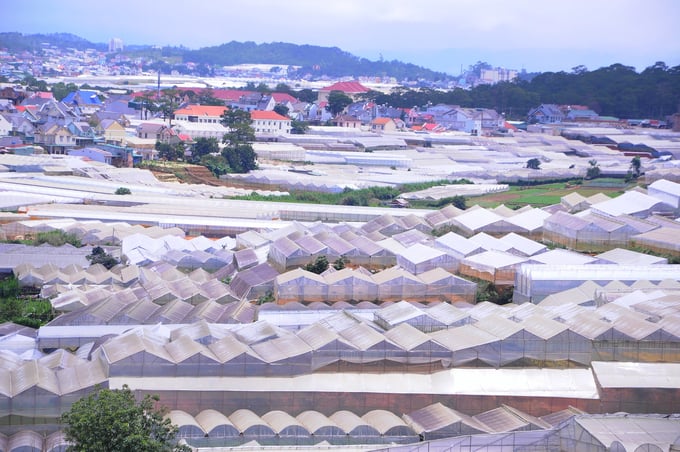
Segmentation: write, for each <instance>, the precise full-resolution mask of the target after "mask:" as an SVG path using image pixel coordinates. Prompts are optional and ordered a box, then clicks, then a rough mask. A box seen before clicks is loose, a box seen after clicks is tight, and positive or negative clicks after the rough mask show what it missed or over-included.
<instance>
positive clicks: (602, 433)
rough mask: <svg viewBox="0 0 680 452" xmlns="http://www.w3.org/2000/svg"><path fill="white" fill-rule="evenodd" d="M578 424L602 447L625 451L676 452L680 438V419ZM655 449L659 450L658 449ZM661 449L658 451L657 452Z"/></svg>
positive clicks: (591, 418)
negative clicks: (675, 445)
mask: <svg viewBox="0 0 680 452" xmlns="http://www.w3.org/2000/svg"><path fill="white" fill-rule="evenodd" d="M575 422H576V423H577V424H578V425H580V426H581V427H582V428H583V429H584V430H586V431H587V432H588V433H589V434H590V435H592V436H593V437H594V438H595V439H596V440H597V441H598V442H599V443H600V444H601V445H602V446H604V447H606V448H611V449H614V448H615V445H620V447H622V448H623V450H631V451H632V450H635V451H637V450H650V451H652V450H672V449H673V446H672V445H673V444H677V440H678V436H680V419H678V418H668V417H652V416H645V415H634V414H626V415H625V416H619V415H587V416H577V417H576V418H575ZM654 446H655V447H654ZM657 447H658V449H657Z"/></svg>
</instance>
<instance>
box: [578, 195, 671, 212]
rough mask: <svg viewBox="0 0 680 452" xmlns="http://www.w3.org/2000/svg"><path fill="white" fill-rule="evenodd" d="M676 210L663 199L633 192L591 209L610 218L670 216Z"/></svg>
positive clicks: (598, 204)
mask: <svg viewBox="0 0 680 452" xmlns="http://www.w3.org/2000/svg"><path fill="white" fill-rule="evenodd" d="M669 201H670V200H669ZM676 208H677V207H674V206H673V205H672V204H667V203H666V202H665V200H664V199H660V198H657V197H655V196H650V195H646V194H644V193H640V192H638V191H635V190H629V191H627V192H625V193H623V194H622V195H621V196H617V197H616V198H612V199H609V200H608V201H604V202H600V203H597V204H595V205H593V206H592V207H591V209H592V210H593V211H594V212H598V213H602V214H604V215H608V216H611V217H617V216H619V215H633V216H635V217H639V218H645V217H648V216H650V215H652V214H653V213H668V214H672V213H673V212H674V211H675V209H676Z"/></svg>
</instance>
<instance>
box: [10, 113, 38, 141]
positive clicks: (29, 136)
mask: <svg viewBox="0 0 680 452" xmlns="http://www.w3.org/2000/svg"><path fill="white" fill-rule="evenodd" d="M3 117H4V118H5V119H6V120H7V121H8V122H9V123H10V124H11V125H12V131H11V132H10V135H14V136H20V137H23V139H24V141H27V142H32V141H33V138H34V135H35V126H34V125H33V122H31V121H29V120H28V119H26V117H25V116H24V115H23V114H22V113H18V112H17V113H11V114H5V115H3Z"/></svg>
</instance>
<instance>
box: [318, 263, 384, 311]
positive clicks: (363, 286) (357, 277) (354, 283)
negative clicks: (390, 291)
mask: <svg viewBox="0 0 680 452" xmlns="http://www.w3.org/2000/svg"><path fill="white" fill-rule="evenodd" d="M324 278H325V280H326V283H327V285H328V291H327V297H328V298H327V300H324V301H329V302H334V301H360V300H377V299H378V284H377V283H376V282H375V281H374V280H373V277H372V276H371V274H370V273H369V272H366V271H362V267H359V268H357V269H356V270H353V269H350V268H343V269H342V270H339V271H336V272H332V273H328V274H326V275H324Z"/></svg>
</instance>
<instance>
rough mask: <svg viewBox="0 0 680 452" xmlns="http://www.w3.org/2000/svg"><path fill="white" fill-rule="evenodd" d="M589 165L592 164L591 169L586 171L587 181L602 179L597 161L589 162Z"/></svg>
mask: <svg viewBox="0 0 680 452" xmlns="http://www.w3.org/2000/svg"><path fill="white" fill-rule="evenodd" d="M588 163H589V164H590V167H588V170H587V171H586V179H595V178H597V177H600V173H601V171H600V165H598V163H597V160H595V159H592V160H588Z"/></svg>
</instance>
